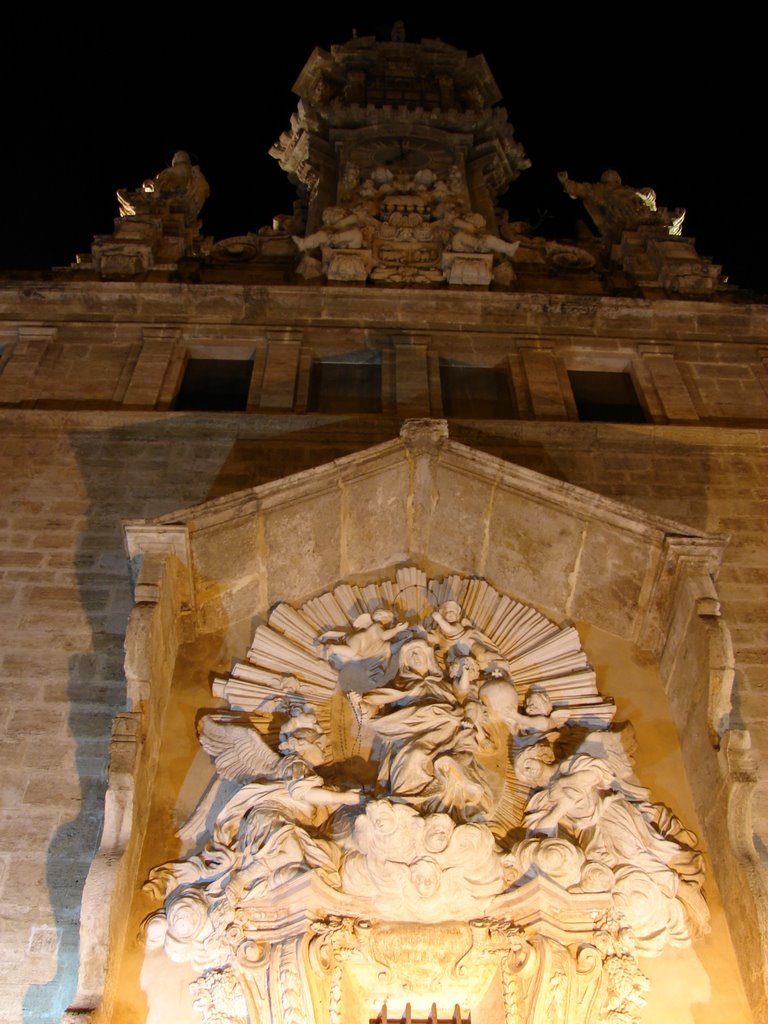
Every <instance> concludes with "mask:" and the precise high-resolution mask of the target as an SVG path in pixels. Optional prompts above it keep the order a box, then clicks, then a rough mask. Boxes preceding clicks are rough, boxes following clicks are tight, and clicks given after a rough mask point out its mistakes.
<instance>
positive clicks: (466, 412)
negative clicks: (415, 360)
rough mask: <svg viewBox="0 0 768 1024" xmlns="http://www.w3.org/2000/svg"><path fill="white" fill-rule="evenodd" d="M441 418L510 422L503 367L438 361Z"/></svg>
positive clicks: (512, 411)
mask: <svg viewBox="0 0 768 1024" xmlns="http://www.w3.org/2000/svg"><path fill="white" fill-rule="evenodd" d="M440 389H441V392H442V399H443V415H444V416H449V417H455V418H457V419H474V420H505V419H514V417H515V415H516V410H515V403H514V402H513V400H512V393H511V391H510V387H509V374H508V373H507V371H506V369H505V368H504V367H494V366H472V365H471V364H469V363H459V362H454V361H452V360H451V361H449V360H447V359H441V360H440Z"/></svg>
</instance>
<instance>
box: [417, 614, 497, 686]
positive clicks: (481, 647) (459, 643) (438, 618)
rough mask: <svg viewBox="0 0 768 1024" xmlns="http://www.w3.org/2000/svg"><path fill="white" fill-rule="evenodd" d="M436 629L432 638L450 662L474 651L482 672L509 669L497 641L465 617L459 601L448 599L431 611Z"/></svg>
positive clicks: (473, 654) (494, 672) (431, 635)
mask: <svg viewBox="0 0 768 1024" xmlns="http://www.w3.org/2000/svg"><path fill="white" fill-rule="evenodd" d="M432 620H433V621H434V623H435V625H436V626H437V629H436V630H435V631H434V632H432V633H430V636H429V639H430V640H431V641H432V642H433V643H434V644H435V645H436V646H437V650H438V652H439V653H440V654H441V655H442V656H443V657H444V658H445V659H446V661H447V662H448V663H450V662H451V661H454V660H455V659H457V658H460V657H463V656H466V655H469V654H471V655H472V657H473V658H474V659H475V661H476V662H477V664H478V666H479V667H480V671H481V672H483V673H490V674H499V673H506V674H508V673H509V663H508V662H507V660H506V659H505V658H503V657H502V656H501V654H500V653H499V649H498V647H497V646H496V644H495V643H494V642H493V640H491V638H490V637H489V636H486V634H485V633H483V631H482V630H481V629H478V628H477V626H475V625H474V624H473V623H472V621H471V620H470V619H468V618H465V617H464V615H463V612H462V608H461V605H460V604H459V603H458V601H445V602H443V604H441V605H440V607H439V608H438V609H436V610H435V611H433V612H432Z"/></svg>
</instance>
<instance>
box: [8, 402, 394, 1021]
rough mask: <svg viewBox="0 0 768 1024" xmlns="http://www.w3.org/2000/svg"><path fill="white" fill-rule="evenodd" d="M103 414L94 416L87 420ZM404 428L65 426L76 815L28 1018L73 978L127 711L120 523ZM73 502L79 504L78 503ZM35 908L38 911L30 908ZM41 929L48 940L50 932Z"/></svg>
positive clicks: (190, 421)
mask: <svg viewBox="0 0 768 1024" xmlns="http://www.w3.org/2000/svg"><path fill="white" fill-rule="evenodd" d="M100 415H102V414H96V415H93V416H91V417H90V420H91V423H92V422H93V420H94V419H95V418H97V416H100ZM110 419H112V421H114V420H113V418H112V417H110V416H109V415H108V414H103V420H104V422H105V423H107V424H108V423H109V422H110ZM299 425H300V429H297V427H299ZM398 429H399V423H397V422H395V421H393V422H392V423H391V424H387V425H384V424H382V423H381V421H379V422H378V423H377V424H374V423H373V422H372V421H371V420H368V421H367V422H366V421H365V420H363V421H361V423H357V422H350V421H349V420H348V419H347V420H345V421H343V422H340V421H338V420H337V419H335V418H334V417H329V416H323V417H320V416H318V417H312V418H311V419H310V418H308V417H301V418H298V417H290V418H287V417H286V418H271V417H270V418H267V417H256V416H246V415H243V416H239V415H233V416H226V417H222V416H210V415H209V416H206V415H204V414H182V415H179V414H175V415H173V414H171V415H169V416H166V417H157V416H152V417H150V418H143V417H141V416H140V415H137V416H135V417H133V418H132V422H130V423H128V424H126V425H121V426H116V427H106V429H104V430H96V429H88V430H82V431H73V432H72V433H71V434H70V435H69V437H68V441H69V444H70V449H71V452H72V453H73V456H74V463H73V465H72V466H71V467H70V469H71V474H67V469H66V467H61V468H60V470H59V471H60V472H61V474H62V478H61V479H60V481H59V482H58V483H57V487H58V488H59V497H61V498H64V497H65V496H66V498H67V500H68V501H70V504H71V505H72V511H71V513H70V514H71V516H73V517H74V516H75V515H79V516H81V517H82V516H85V517H86V525H85V528H84V529H82V531H81V532H80V533H79V534H78V535H77V537H76V540H75V541H74V545H73V548H72V550H71V558H72V561H71V563H70V571H71V570H72V569H73V570H74V576H75V579H76V586H77V594H76V596H75V597H76V599H75V597H73V601H72V609H73V613H75V614H76V617H77V623H78V624H77V626H73V628H72V632H71V634H66V635H63V636H61V637H60V638H59V644H60V646H63V647H64V648H65V649H66V648H69V649H70V650H72V653H71V654H70V656H69V658H68V679H67V682H66V683H65V682H64V681H63V679H62V681H61V683H60V685H59V691H60V692H57V693H54V692H53V688H54V687H55V686H56V682H55V680H54V679H53V678H50V679H47V680H46V695H48V693H49V692H50V693H51V697H50V699H51V700H55V701H57V702H61V703H66V705H67V708H68V718H67V726H68V729H69V736H70V738H71V739H72V740H73V741H74V761H75V766H74V773H72V774H71V775H68V774H67V773H66V771H64V770H62V769H60V768H59V766H56V767H57V769H58V770H57V771H56V772H55V773H52V775H51V781H50V785H51V788H52V789H55V788H56V787H57V784H58V785H59V787H65V786H67V785H68V784H70V785H71V786H73V787H74V791H75V799H74V800H73V805H78V813H77V815H76V817H74V818H72V819H70V820H67V821H64V822H63V823H62V824H60V825H59V827H58V828H57V829H56V830H55V832H54V834H53V836H52V838H51V840H50V842H49V844H48V848H47V857H46V884H47V890H48V892H47V899H48V900H49V901H50V907H51V911H52V913H53V916H54V920H55V929H56V931H55V936H56V938H57V940H58V950H57V952H58V955H57V960H56V973H55V975H54V977H53V978H52V979H51V980H50V981H48V982H45V983H41V984H33V985H30V986H29V988H28V989H27V991H26V993H25V994H24V998H23V1011H22V1013H23V1021H24V1024H59V1021H60V1020H61V1017H62V1014H63V1013H64V1011H65V1010H66V1008H67V1006H69V1005H70V1003H71V1001H72V998H73V996H74V994H75V991H76V987H77V972H78V965H79V954H80V938H79V912H80V903H81V899H82V892H83V885H84V883H85V878H86V875H87V873H88V869H89V867H90V864H91V861H92V860H93V857H94V855H95V853H96V850H97V848H98V845H99V840H100V834H101V828H102V823H103V810H104V793H105V789H106V771H107V763H108V754H109V741H110V734H111V724H112V719H113V717H114V716H115V714H117V713H118V712H120V711H123V710H125V677H124V671H123V641H124V637H125V629H126V625H127V621H128V615H129V613H130V610H131V606H132V601H133V598H132V591H131V583H130V578H129V565H128V560H127V558H126V555H125V551H124V547H123V533H122V523H123V521H124V520H126V519H136V518H151V517H153V516H157V515H161V514H164V513H168V512H172V511H173V510H174V509H180V508H184V507H188V506H190V505H194V504H198V503H200V502H203V501H206V500H208V499H209V498H212V497H219V496H222V495H225V494H229V493H232V492H234V491H237V490H240V489H243V488H247V487H252V486H255V485H256V484H260V483H264V482H266V481H268V480H272V479H276V478H278V477H281V476H284V475H286V474H288V473H294V472H298V471H299V470H303V469H309V468H311V467H313V466H317V465H320V464H322V463H324V462H328V461H330V460H331V459H334V458H338V457H339V456H341V455H346V454H349V453H350V452H352V451H356V450H359V449H360V448H365V447H368V446H369V445H373V444H376V443H379V442H381V441H384V440H388V439H389V438H391V437H394V436H397V432H398ZM76 502H77V503H79V504H80V505H81V506H82V508H78V509H77V512H75V510H74V506H75V503H76ZM42 514H45V513H44V512H43V513H42ZM83 615H84V617H85V624H83ZM49 640H50V634H49ZM42 742H44V738H43V740H42ZM75 773H76V777H75ZM78 788H79V802H78V801H77V800H76V796H77V789H78ZM62 806H63V805H62ZM35 852H36V851H35ZM45 897H46V894H45V893H44V892H41V893H40V903H41V906H40V910H39V915H38V920H41V919H44V918H45V917H46V916H47V914H48V910H47V907H46V906H45V905H44V904H45ZM31 900H32V902H33V903H34V896H32V897H31ZM31 910H32V913H33V914H34V913H35V908H34V906H32V907H31ZM41 931H45V935H46V937H47V938H48V939H50V938H51V937H52V936H53V933H51V932H50V931H48V930H41ZM45 952H49V950H48V949H46V950H45ZM54 952H55V951H54V950H50V953H54Z"/></svg>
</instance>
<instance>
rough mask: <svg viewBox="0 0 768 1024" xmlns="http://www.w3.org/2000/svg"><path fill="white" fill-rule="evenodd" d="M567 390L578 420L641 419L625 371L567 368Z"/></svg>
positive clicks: (643, 415)
mask: <svg viewBox="0 0 768 1024" xmlns="http://www.w3.org/2000/svg"><path fill="white" fill-rule="evenodd" d="M568 377H569V378H570V381H571V390H572V391H573V397H574V400H575V402H576V409H577V410H578V413H579V419H580V420H602V421H606V422H610V423H645V422H647V417H646V415H645V410H644V409H643V407H642V405H641V404H640V399H639V398H638V397H637V392H636V391H635V386H634V384H633V383H632V377H631V376H630V374H629V373H621V372H618V373H617V372H613V371H610V370H608V371H606V370H569V371H568Z"/></svg>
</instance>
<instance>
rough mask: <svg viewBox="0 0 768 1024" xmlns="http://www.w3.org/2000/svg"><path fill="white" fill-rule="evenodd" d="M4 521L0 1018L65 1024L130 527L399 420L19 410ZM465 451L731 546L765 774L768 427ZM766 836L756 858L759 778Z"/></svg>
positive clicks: (98, 815)
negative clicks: (722, 537)
mask: <svg viewBox="0 0 768 1024" xmlns="http://www.w3.org/2000/svg"><path fill="white" fill-rule="evenodd" d="M1 422H2V432H3V437H4V445H3V450H2V455H0V459H1V460H2V465H3V479H4V481H5V486H4V488H3V499H2V510H1V511H0V524H1V525H0V531H1V534H0V535H1V537H2V546H1V547H0V552H1V553H0V571H1V572H2V578H1V580H0V586H1V587H2V595H3V602H4V616H3V621H2V625H1V626H0V657H2V684H1V685H2V688H3V701H2V707H3V711H2V716H1V717H0V727H1V729H2V734H1V737H0V754H1V755H2V765H3V767H2V780H3V781H2V794H3V811H2V821H1V822H0V870H1V871H2V902H1V904H0V913H1V914H2V917H3V926H2V928H1V929H0V950H1V951H2V956H3V959H4V963H5V964H6V965H7V970H6V972H5V974H4V978H3V979H2V981H1V982H0V985H2V1000H1V1001H0V1020H2V1021H3V1022H10V1021H13V1022H17V1021H21V1020H24V1021H36V1022H37V1021H40V1022H43V1021H57V1020H58V1019H59V1018H60V1016H61V1013H62V1012H63V1010H64V1008H65V1007H66V1005H67V1003H68V1002H69V999H70V998H71V996H72V993H73V992H74V987H75V980H76V963H77V958H78V942H79V939H78V909H79V903H80V897H81V893H82V886H83V882H84V879H85V875H86V872H87V870H88V867H89V864H90V862H91V859H92V857H93V854H94V852H95V849H96V846H97V843H98V840H99V833H100V827H101V820H102V798H103V792H104V785H105V769H106V753H107V746H108V742H109V736H110V728H111V720H112V717H113V715H114V714H115V713H117V712H119V711H123V710H124V709H125V682H124V674H123V665H122V660H123V651H122V644H123V637H124V635H125V630H126V624H127V617H128V613H129V610H130V608H131V604H132V591H131V579H130V571H129V564H128V561H127V558H126V554H125V552H124V550H123V539H122V522H123V521H124V520H125V519H133V518H141V517H149V516H154V515H159V514H163V513H167V512H170V511H173V510H174V509H178V508H182V507H184V506H188V505H192V504H195V503H197V502H200V501H203V500H205V499H208V498H210V497H215V496H222V495H226V494H229V493H233V492H234V491H236V490H239V489H241V488H243V487H248V486H253V485H254V484H257V483H261V482H265V481H267V480H271V479H276V478H278V477H281V476H283V475H285V474H286V473H287V472H293V471H296V470H299V469H306V468H310V467H312V466H315V465H320V464H322V463H324V462H327V461H329V460H330V459H333V458H335V457H338V456H339V455H342V454H346V453H348V452H351V451H354V450H359V449H362V448H365V447H368V446H369V445H371V444H374V443H377V442H379V441H384V440H387V439H388V438H391V437H393V436H395V435H396V434H397V432H398V430H399V427H400V423H399V421H397V420H394V419H392V420H388V419H368V418H362V419H359V420H357V421H349V420H348V419H344V418H333V417H307V416H302V417H299V416H288V417H276V418H268V417H265V416H249V415H231V416H228V417H221V416H213V415H208V416H205V415H202V414H201V415H197V414H157V413H154V414H142V413H109V412H78V413H76V412H61V411H43V410H8V411H6V412H5V413H3V414H2V417H1ZM451 433H452V436H453V437H455V438H456V440H459V441H462V442H464V443H466V444H469V445H472V446H474V447H477V448H479V449H481V450H484V451H488V452H490V453H492V454H495V455H498V456H501V457H503V458H505V459H508V460H510V461H513V462H516V463H519V464H521V465H525V466H528V467H530V468H532V469H536V470H538V471H540V472H544V473H546V474H547V475H549V476H552V477H554V478H556V479H560V480H565V481H568V482H571V483H575V484H578V485H580V486H584V487H586V488H588V489H590V490H593V491H595V492H597V493H601V494H605V495H608V496H610V497H614V498H617V499H619V500H622V501H625V502H627V503H628V504H630V505H634V506H635V507H638V508H641V509H644V510H646V511H649V512H654V513H659V514H662V515H665V516H669V517H674V518H677V519H679V520H680V521H682V522H684V523H686V524H689V525H691V526H693V527H696V528H700V529H705V530H708V531H722V532H726V533H730V534H731V538H732V539H731V543H730V545H729V546H728V548H727V550H726V554H725V560H724V564H723V567H722V570H721V574H720V580H719V583H718V588H719V591H720V594H721V597H722V600H723V611H724V614H725V616H726V618H727V620H728V622H729V624H730V626H731V631H732V635H733V641H734V649H735V659H736V683H735V701H734V710H733V717H732V725H734V726H735V727H740V726H747V727H749V729H750V730H751V732H752V736H753V740H754V744H755V748H756V752H757V753H758V754H759V755H761V756H762V758H763V762H764V763H768V714H767V713H766V711H765V706H766V703H765V692H766V688H768V676H767V675H766V672H768V670H766V668H765V666H766V664H767V663H768V634H766V627H765V624H764V610H765V606H766V597H767V596H768V546H767V545H766V540H765V537H766V531H765V522H764V518H762V517H763V516H764V509H765V498H766V493H765V491H766V485H765V482H764V481H765V479H766V474H765V460H764V455H763V448H762V446H761V441H762V438H761V435H760V433H759V432H757V431H753V430H729V429H718V430H713V429H708V428H703V427H675V428H671V427H664V428H662V427H654V426H631V427H630V426H623V427H622V426H611V425H596V424H573V423H568V424H540V423H539V424H537V423H519V422H518V423H489V422H487V421H485V422H482V423H480V422H476V423H465V422H457V423H454V424H451ZM761 778H762V786H761V788H759V789H758V792H757V794H756V797H755V827H756V830H757V833H758V844H761V845H759V849H760V850H761V851H762V852H763V854H764V853H765V849H766V837H767V836H768V825H767V823H768V799H767V798H766V786H765V778H766V776H765V772H764V771H763V774H762V776H761Z"/></svg>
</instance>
